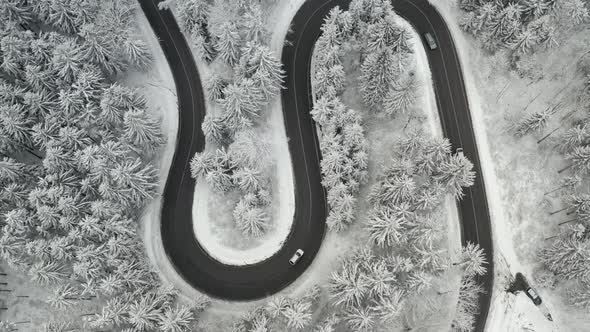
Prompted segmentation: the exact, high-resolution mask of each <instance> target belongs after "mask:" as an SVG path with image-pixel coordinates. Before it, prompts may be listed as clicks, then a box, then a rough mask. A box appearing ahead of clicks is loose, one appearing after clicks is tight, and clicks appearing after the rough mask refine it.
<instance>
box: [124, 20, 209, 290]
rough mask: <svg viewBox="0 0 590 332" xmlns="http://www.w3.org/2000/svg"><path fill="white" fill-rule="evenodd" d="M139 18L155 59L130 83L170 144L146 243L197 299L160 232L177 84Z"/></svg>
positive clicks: (168, 275)
mask: <svg viewBox="0 0 590 332" xmlns="http://www.w3.org/2000/svg"><path fill="white" fill-rule="evenodd" d="M135 16H136V21H137V26H138V29H139V32H140V33H141V34H142V37H143V40H145V41H146V43H147V45H148V47H149V49H150V51H151V54H152V56H153V57H154V61H153V64H152V67H151V69H150V71H149V72H147V73H136V74H132V75H130V78H129V79H128V81H129V82H128V83H129V85H133V86H136V87H138V88H140V92H141V93H142V94H143V95H144V96H145V97H146V99H147V100H148V105H149V106H150V109H151V110H157V111H158V113H159V114H155V115H156V116H159V117H160V120H161V124H162V133H163V134H164V136H165V137H166V143H165V145H164V146H163V147H162V148H161V150H160V154H159V155H158V157H159V160H156V162H157V164H158V169H159V181H160V185H159V188H158V194H157V196H156V197H155V198H154V199H153V200H152V202H151V203H150V204H149V205H148V206H146V208H145V210H144V213H143V216H142V218H141V226H142V227H143V237H144V241H143V242H144V245H145V248H146V253H147V256H148V258H149V260H150V261H151V263H152V264H153V265H154V267H155V269H156V270H157V271H158V272H159V274H160V277H161V278H162V280H163V281H165V282H168V283H171V284H173V285H174V286H175V287H176V288H178V289H179V290H180V294H182V295H185V296H187V297H192V298H194V297H195V296H197V295H199V294H200V293H199V292H198V291H196V290H195V289H194V288H193V287H192V286H190V285H189V284H188V283H187V282H186V281H185V280H184V279H182V277H181V276H180V275H179V274H178V272H177V271H176V269H175V268H174V266H173V265H172V263H171V262H170V260H169V258H168V256H167V255H166V252H165V251H164V245H163V242H162V236H161V232H160V224H161V218H160V216H161V211H162V192H163V190H164V185H165V183H166V180H167V178H168V172H169V171H170V165H171V164H172V158H173V156H174V150H175V148H176V138H177V132H178V104H177V102H178V101H177V97H176V85H175V84H174V79H173V77H172V73H171V71H170V67H169V66H168V62H167V61H166V58H165V56H164V53H163V52H162V49H161V48H160V44H159V43H158V40H157V37H156V35H155V34H154V32H153V31H152V28H151V26H150V24H149V22H148V21H147V19H146V17H145V16H144V15H143V12H142V11H141V10H139V9H138V10H137V12H136V15H135Z"/></svg>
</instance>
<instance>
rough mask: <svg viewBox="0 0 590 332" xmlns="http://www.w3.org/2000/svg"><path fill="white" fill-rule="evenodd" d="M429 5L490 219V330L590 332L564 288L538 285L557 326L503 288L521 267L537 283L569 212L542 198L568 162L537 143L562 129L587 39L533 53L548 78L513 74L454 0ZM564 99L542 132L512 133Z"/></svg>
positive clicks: (551, 198) (586, 320)
mask: <svg viewBox="0 0 590 332" xmlns="http://www.w3.org/2000/svg"><path fill="white" fill-rule="evenodd" d="M431 2H432V3H433V4H434V5H435V6H436V7H437V8H438V9H439V11H440V12H441V13H442V14H443V16H444V17H445V20H446V21H447V23H448V25H449V28H450V29H451V31H452V32H453V37H454V40H455V43H456V44H457V49H458V52H459V55H460V59H461V64H462V66H463V72H464V76H465V81H466V85H467V92H468V97H469V103H470V107H471V111H472V118H473V122H474V130H475V133H476V136H477V143H478V148H479V151H480V159H481V163H482V170H483V173H484V174H483V177H484V182H485V184H486V192H487V196H488V201H489V202H488V204H489V207H490V213H491V217H492V229H493V238H494V256H495V257H494V261H495V264H496V271H495V289H494V293H493V294H492V307H491V309H490V312H489V316H488V322H487V331H489V332H496V331H537V332H542V331H590V319H589V318H588V317H587V315H586V314H585V313H584V312H583V311H582V310H580V309H577V308H574V307H571V306H567V305H566V304H565V302H566V301H565V299H564V298H563V295H562V294H564V292H563V289H556V290H551V289H543V288H540V289H539V287H537V288H538V290H539V292H540V294H541V296H542V298H543V300H544V302H545V303H546V304H547V306H548V308H549V310H550V311H551V314H552V315H553V318H554V320H555V321H554V322H553V323H552V322H549V321H548V320H547V319H545V318H544V317H543V316H542V314H541V312H540V311H539V310H538V308H536V307H535V306H534V305H533V304H532V303H531V302H530V300H528V298H526V296H525V295H524V294H519V295H518V296H517V297H514V295H511V294H506V293H505V292H504V289H506V287H507V283H508V277H509V276H510V275H513V274H515V273H516V272H522V273H524V274H525V275H526V276H527V277H528V279H529V280H530V281H532V282H533V284H534V271H535V269H536V268H538V267H539V265H540V264H539V261H538V259H537V256H536V254H537V252H538V250H539V249H540V248H541V247H542V246H543V245H544V241H545V240H544V239H545V238H546V237H550V236H552V235H555V234H556V233H557V227H556V225H557V223H558V222H559V221H561V220H563V218H564V217H565V213H564V214H563V215H562V216H560V215H556V216H552V217H549V216H548V212H549V211H552V210H555V209H557V208H558V207H559V206H560V199H559V195H548V196H544V192H545V191H549V190H551V189H552V188H554V187H556V186H557V182H558V180H559V179H560V176H558V174H557V170H558V169H559V168H561V167H562V166H563V165H565V164H566V163H565V161H564V159H563V157H562V156H560V155H559V154H558V153H557V152H556V151H555V150H554V149H553V148H552V145H551V143H550V142H545V143H543V144H537V140H538V139H540V138H541V137H542V136H543V135H544V134H545V133H548V132H549V131H550V130H552V129H554V128H557V127H558V126H559V125H560V124H561V123H559V122H560V118H561V117H562V116H563V115H565V114H566V113H568V112H569V111H570V110H571V108H572V107H574V106H573V103H571V99H572V97H573V96H572V95H570V94H569V93H568V90H567V89H566V90H565V91H564V92H563V93H561V94H558V92H559V91H560V90H561V89H562V88H563V87H566V86H567V85H568V84H569V83H570V82H573V81H575V79H574V78H573V71H574V70H575V68H574V67H575V65H571V64H573V63H575V61H576V60H577V58H578V56H579V55H580V54H581V53H582V52H583V46H582V45H583V44H584V43H581V42H580V41H581V40H583V38H587V36H586V37H583V34H580V33H578V34H577V35H576V34H575V33H572V35H571V36H570V37H571V38H569V39H567V40H565V41H563V42H562V44H561V45H560V46H559V47H558V48H557V49H554V50H551V51H549V52H544V53H541V54H538V55H536V56H535V58H534V62H535V63H538V64H539V68H538V70H539V71H540V72H541V73H542V74H543V75H544V77H543V78H542V79H541V80H539V81H537V82H533V81H531V80H529V79H522V78H520V77H518V76H517V75H515V74H514V73H510V72H508V71H507V69H506V62H505V60H504V58H503V56H502V55H498V56H489V55H487V54H485V53H484V52H483V51H482V50H481V49H480V48H479V47H478V46H477V44H476V43H475V41H474V40H473V39H472V38H471V37H470V36H467V35H466V34H464V33H463V32H462V31H461V30H460V29H459V27H458V25H457V22H458V21H459V13H460V10H459V8H458V7H457V6H456V3H457V1H455V0H431ZM562 98H563V101H564V102H565V105H568V104H569V106H564V109H563V110H561V111H560V113H559V114H557V115H555V116H554V117H553V119H552V120H551V122H550V125H549V128H548V129H547V130H546V131H545V132H544V133H542V134H538V135H529V136H525V137H523V138H520V139H517V138H515V137H514V135H513V130H512V128H511V123H514V122H515V120H518V119H520V118H521V117H522V116H524V115H525V114H530V113H531V112H533V111H541V110H544V109H546V108H547V107H549V106H550V105H552V104H554V103H557V102H558V101H559V100H562ZM564 127H567V126H564ZM556 135H557V134H556Z"/></svg>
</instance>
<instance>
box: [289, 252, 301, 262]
mask: <svg viewBox="0 0 590 332" xmlns="http://www.w3.org/2000/svg"><path fill="white" fill-rule="evenodd" d="M302 256H303V250H301V249H297V251H296V252H295V253H294V254H293V257H291V259H290V260H289V264H291V265H295V264H297V262H299V259H301V257H302Z"/></svg>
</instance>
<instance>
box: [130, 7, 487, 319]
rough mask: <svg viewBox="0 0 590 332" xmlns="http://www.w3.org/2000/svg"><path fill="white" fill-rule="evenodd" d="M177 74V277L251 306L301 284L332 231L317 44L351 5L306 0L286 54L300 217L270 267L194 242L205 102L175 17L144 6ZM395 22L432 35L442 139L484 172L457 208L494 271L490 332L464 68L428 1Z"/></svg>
mask: <svg viewBox="0 0 590 332" xmlns="http://www.w3.org/2000/svg"><path fill="white" fill-rule="evenodd" d="M139 1H140V3H141V6H142V9H143V11H144V13H145V15H146V16H147V18H148V20H149V22H150V24H151V26H152V29H153V30H154V31H155V33H156V35H157V36H158V38H159V39H160V44H161V46H162V49H163V51H164V54H165V55H166V58H167V60H168V63H169V65H170V67H171V70H172V74H173V76H174V80H175V83H176V89H177V96H178V100H179V110H180V119H179V130H178V141H177V147H176V151H175V154H174V159H173V162H172V166H171V169H170V173H169V176H168V180H167V182H166V187H165V190H164V204H163V208H162V229H161V231H162V239H163V242H164V248H165V250H166V253H167V255H168V257H169V259H170V260H171V262H172V263H173V265H174V266H175V268H176V269H177V270H178V272H179V273H180V275H182V276H183V278H184V279H185V280H186V281H187V282H188V283H189V284H191V285H192V286H194V287H195V288H197V289H200V290H202V291H204V292H205V293H208V294H210V295H211V296H214V297H218V298H223V299H228V300H249V299H256V298H262V297H265V296H267V295H269V294H272V293H275V292H277V291H279V290H281V289H282V288H284V287H286V286H287V285H289V284H290V283H291V282H293V281H294V280H296V279H297V278H298V277H299V276H300V275H301V274H302V273H303V272H304V271H305V269H306V268H307V267H308V266H309V265H310V264H311V262H312V260H313V258H314V257H315V255H316V253H317V252H318V250H319V248H320V246H321V243H322V239H323V236H324V233H325V230H326V227H325V220H326V215H327V211H326V209H327V208H326V207H327V204H326V199H325V192H324V189H323V187H322V185H321V174H320V166H319V160H320V157H321V155H320V150H319V144H318V140H317V134H316V130H315V123H314V122H313V120H312V118H311V115H310V114H309V111H310V110H311V109H312V100H311V83H310V64H311V56H312V50H313V46H314V44H315V41H316V40H317V38H318V36H319V34H320V27H321V25H322V23H323V20H324V17H325V16H326V15H327V14H328V12H329V11H330V9H332V8H333V7H334V6H340V7H341V8H343V9H345V8H347V6H348V4H349V3H350V0H328V1H325V0H308V1H306V2H305V3H304V4H303V5H302V6H301V8H300V9H299V11H298V12H297V14H296V15H295V17H294V18H293V20H292V22H291V23H292V25H291V27H292V30H293V33H291V34H289V35H288V36H287V39H288V40H289V41H290V42H291V43H292V46H285V47H284V48H283V54H282V59H281V60H282V62H283V64H284V66H285V70H286V72H287V77H286V79H285V85H286V89H285V90H283V92H282V103H283V114H284V120H285V128H286V131H287V136H288V137H289V150H290V153H291V158H292V161H293V171H294V181H295V189H296V190H295V206H296V209H295V219H294V225H293V229H292V231H291V234H290V235H289V238H288V240H287V241H286V244H285V245H284V247H283V248H281V250H280V251H279V252H278V253H276V254H275V255H274V256H272V257H270V258H269V259H267V260H265V261H263V262H261V263H259V264H254V265H249V266H229V265H224V264H221V263H219V262H218V261H216V260H215V259H213V258H211V257H210V256H209V255H208V254H207V253H206V251H205V250H204V249H203V248H202V247H201V246H200V245H199V243H198V241H197V240H196V239H195V236H194V234H193V228H192V203H193V192H194V180H193V179H191V177H190V175H189V161H190V158H191V157H192V156H193V155H194V153H195V152H198V151H202V149H203V148H204V144H205V143H204V142H205V140H204V136H203V133H202V131H201V121H202V119H203V116H204V114H205V106H204V105H205V102H204V97H203V91H202V86H201V82H200V78H199V73H198V71H197V69H196V66H195V64H194V62H193V58H192V55H191V52H190V48H189V47H188V45H187V43H186V41H185V40H184V38H183V36H182V34H181V32H180V29H179V28H178V25H177V23H176V22H175V20H174V17H173V15H172V14H171V13H170V12H169V11H168V10H164V11H159V10H158V9H157V3H158V2H159V1H158V0H139ZM393 5H394V8H395V10H396V12H397V13H398V14H400V15H401V16H402V17H404V18H406V19H407V20H408V21H409V22H410V23H411V24H412V25H413V26H414V28H415V29H416V30H417V31H418V33H419V34H420V35H421V36H423V34H424V33H426V32H431V33H432V34H433V35H434V37H435V38H436V40H437V43H438V45H439V49H437V50H435V51H431V50H429V49H428V47H427V46H426V44H425V47H426V49H427V51H426V52H427V55H428V59H429V63H430V67H431V71H432V78H433V81H434V87H435V94H436V100H437V105H438V109H439V113H440V117H441V122H442V127H443V132H444V135H445V136H446V137H448V138H449V139H450V141H451V143H452V144H453V146H454V147H455V148H457V147H462V148H463V149H464V153H465V155H466V156H467V157H468V158H469V159H470V160H471V161H472V162H473V163H474V170H475V171H476V173H477V174H478V176H477V178H476V181H475V184H474V186H473V187H471V188H469V189H468V190H466V195H465V197H464V198H463V200H462V201H461V202H460V203H459V204H458V207H459V212H460V217H461V221H462V240H463V242H464V243H465V242H473V243H478V244H479V245H480V246H481V247H482V248H484V249H485V251H486V255H487V258H488V262H490V264H489V265H488V273H487V274H486V275H485V276H483V277H481V278H480V282H481V283H483V285H484V289H485V290H486V294H483V295H482V296H481V297H480V306H481V314H480V315H479V316H478V317H477V323H476V324H477V326H476V331H483V329H484V327H485V321H486V318H487V313H488V309H489V305H490V299H491V292H492V284H493V266H492V264H493V260H492V257H493V255H492V235H491V224H490V217H489V211H488V206H487V199H486V194H485V190H484V183H483V179H482V177H481V174H482V172H481V167H480V163H479V157H478V152H477V145H476V140H475V135H474V132H473V127H472V119H471V115H470V112H469V104H468V101H467V95H466V92H465V85H464V81H463V76H462V71H461V66H460V63H459V59H458V55H457V52H456V49H455V44H454V42H453V39H452V36H451V33H450V32H449V30H448V28H447V25H446V24H445V22H444V20H443V18H442V17H441V15H440V14H439V13H438V12H437V11H436V10H435V9H434V8H433V7H432V6H431V5H430V4H429V3H428V1H427V0H393ZM298 248H302V249H303V250H305V255H304V256H303V258H302V259H301V261H300V262H299V263H298V264H297V265H296V266H295V267H292V266H291V265H289V263H288V260H289V258H290V257H291V255H292V254H293V253H294V252H295V250H297V249H298Z"/></svg>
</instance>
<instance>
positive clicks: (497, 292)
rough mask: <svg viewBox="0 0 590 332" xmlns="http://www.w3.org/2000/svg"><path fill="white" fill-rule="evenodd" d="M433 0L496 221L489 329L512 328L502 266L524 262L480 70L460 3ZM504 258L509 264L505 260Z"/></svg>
mask: <svg viewBox="0 0 590 332" xmlns="http://www.w3.org/2000/svg"><path fill="white" fill-rule="evenodd" d="M430 2H431V4H432V5H433V6H434V7H435V8H437V10H438V11H439V12H440V13H441V15H442V16H443V18H444V19H445V22H446V23H447V26H448V28H449V30H450V31H451V35H452V36H453V41H454V42H455V45H456V48H457V53H458V54H459V62H460V64H461V67H462V70H463V77H464V81H465V89H466V92H467V99H468V101H469V107H470V110H471V117H472V122H473V130H474V132H475V137H476V144H477V147H478V151H479V158H480V163H481V169H482V173H483V174H481V175H480V176H482V178H483V180H484V183H485V186H486V195H487V199H488V207H489V213H490V219H491V223H492V225H491V226H492V241H493V246H494V257H493V259H494V263H495V266H496V269H495V271H494V290H493V293H492V294H491V297H492V303H491V306H490V310H489V313H488V318H487V323H486V331H489V332H495V331H508V329H507V328H508V326H506V322H505V321H506V317H505V316H506V315H507V313H508V311H507V310H505V304H503V303H502V298H503V297H502V293H503V292H504V290H503V289H502V285H500V284H499V281H500V278H499V277H501V275H500V273H501V271H500V270H499V267H500V266H506V265H507V266H506V268H507V269H509V270H510V272H511V273H514V272H516V271H519V270H520V264H519V262H518V259H517V256H516V253H515V252H514V248H513V245H512V235H511V234H512V233H511V232H510V230H509V229H508V223H507V219H506V216H505V215H504V213H503V210H502V201H501V199H500V189H499V188H498V187H497V183H498V180H497V178H496V173H495V169H494V165H495V163H494V161H493V159H492V157H491V152H490V148H489V142H488V138H487V134H486V124H485V122H484V121H485V117H484V115H483V111H482V107H481V105H482V99H481V98H480V96H479V94H478V92H477V88H476V84H475V83H474V82H475V79H474V77H473V75H472V72H473V71H474V70H476V68H477V67H475V66H474V64H473V63H472V61H471V58H470V57H469V54H468V52H469V50H470V46H469V45H468V42H467V41H466V40H465V38H464V36H463V32H462V31H461V29H460V28H459V26H458V23H457V22H459V17H458V15H457V12H458V10H459V9H458V8H457V7H456V4H455V3H454V2H453V1H451V0H446V1H440V0H430ZM504 260H505V261H506V262H507V264H505V263H504ZM519 303H521V302H519ZM533 308H534V307H533ZM534 310H536V309H534ZM540 331H544V330H539V332H540Z"/></svg>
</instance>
